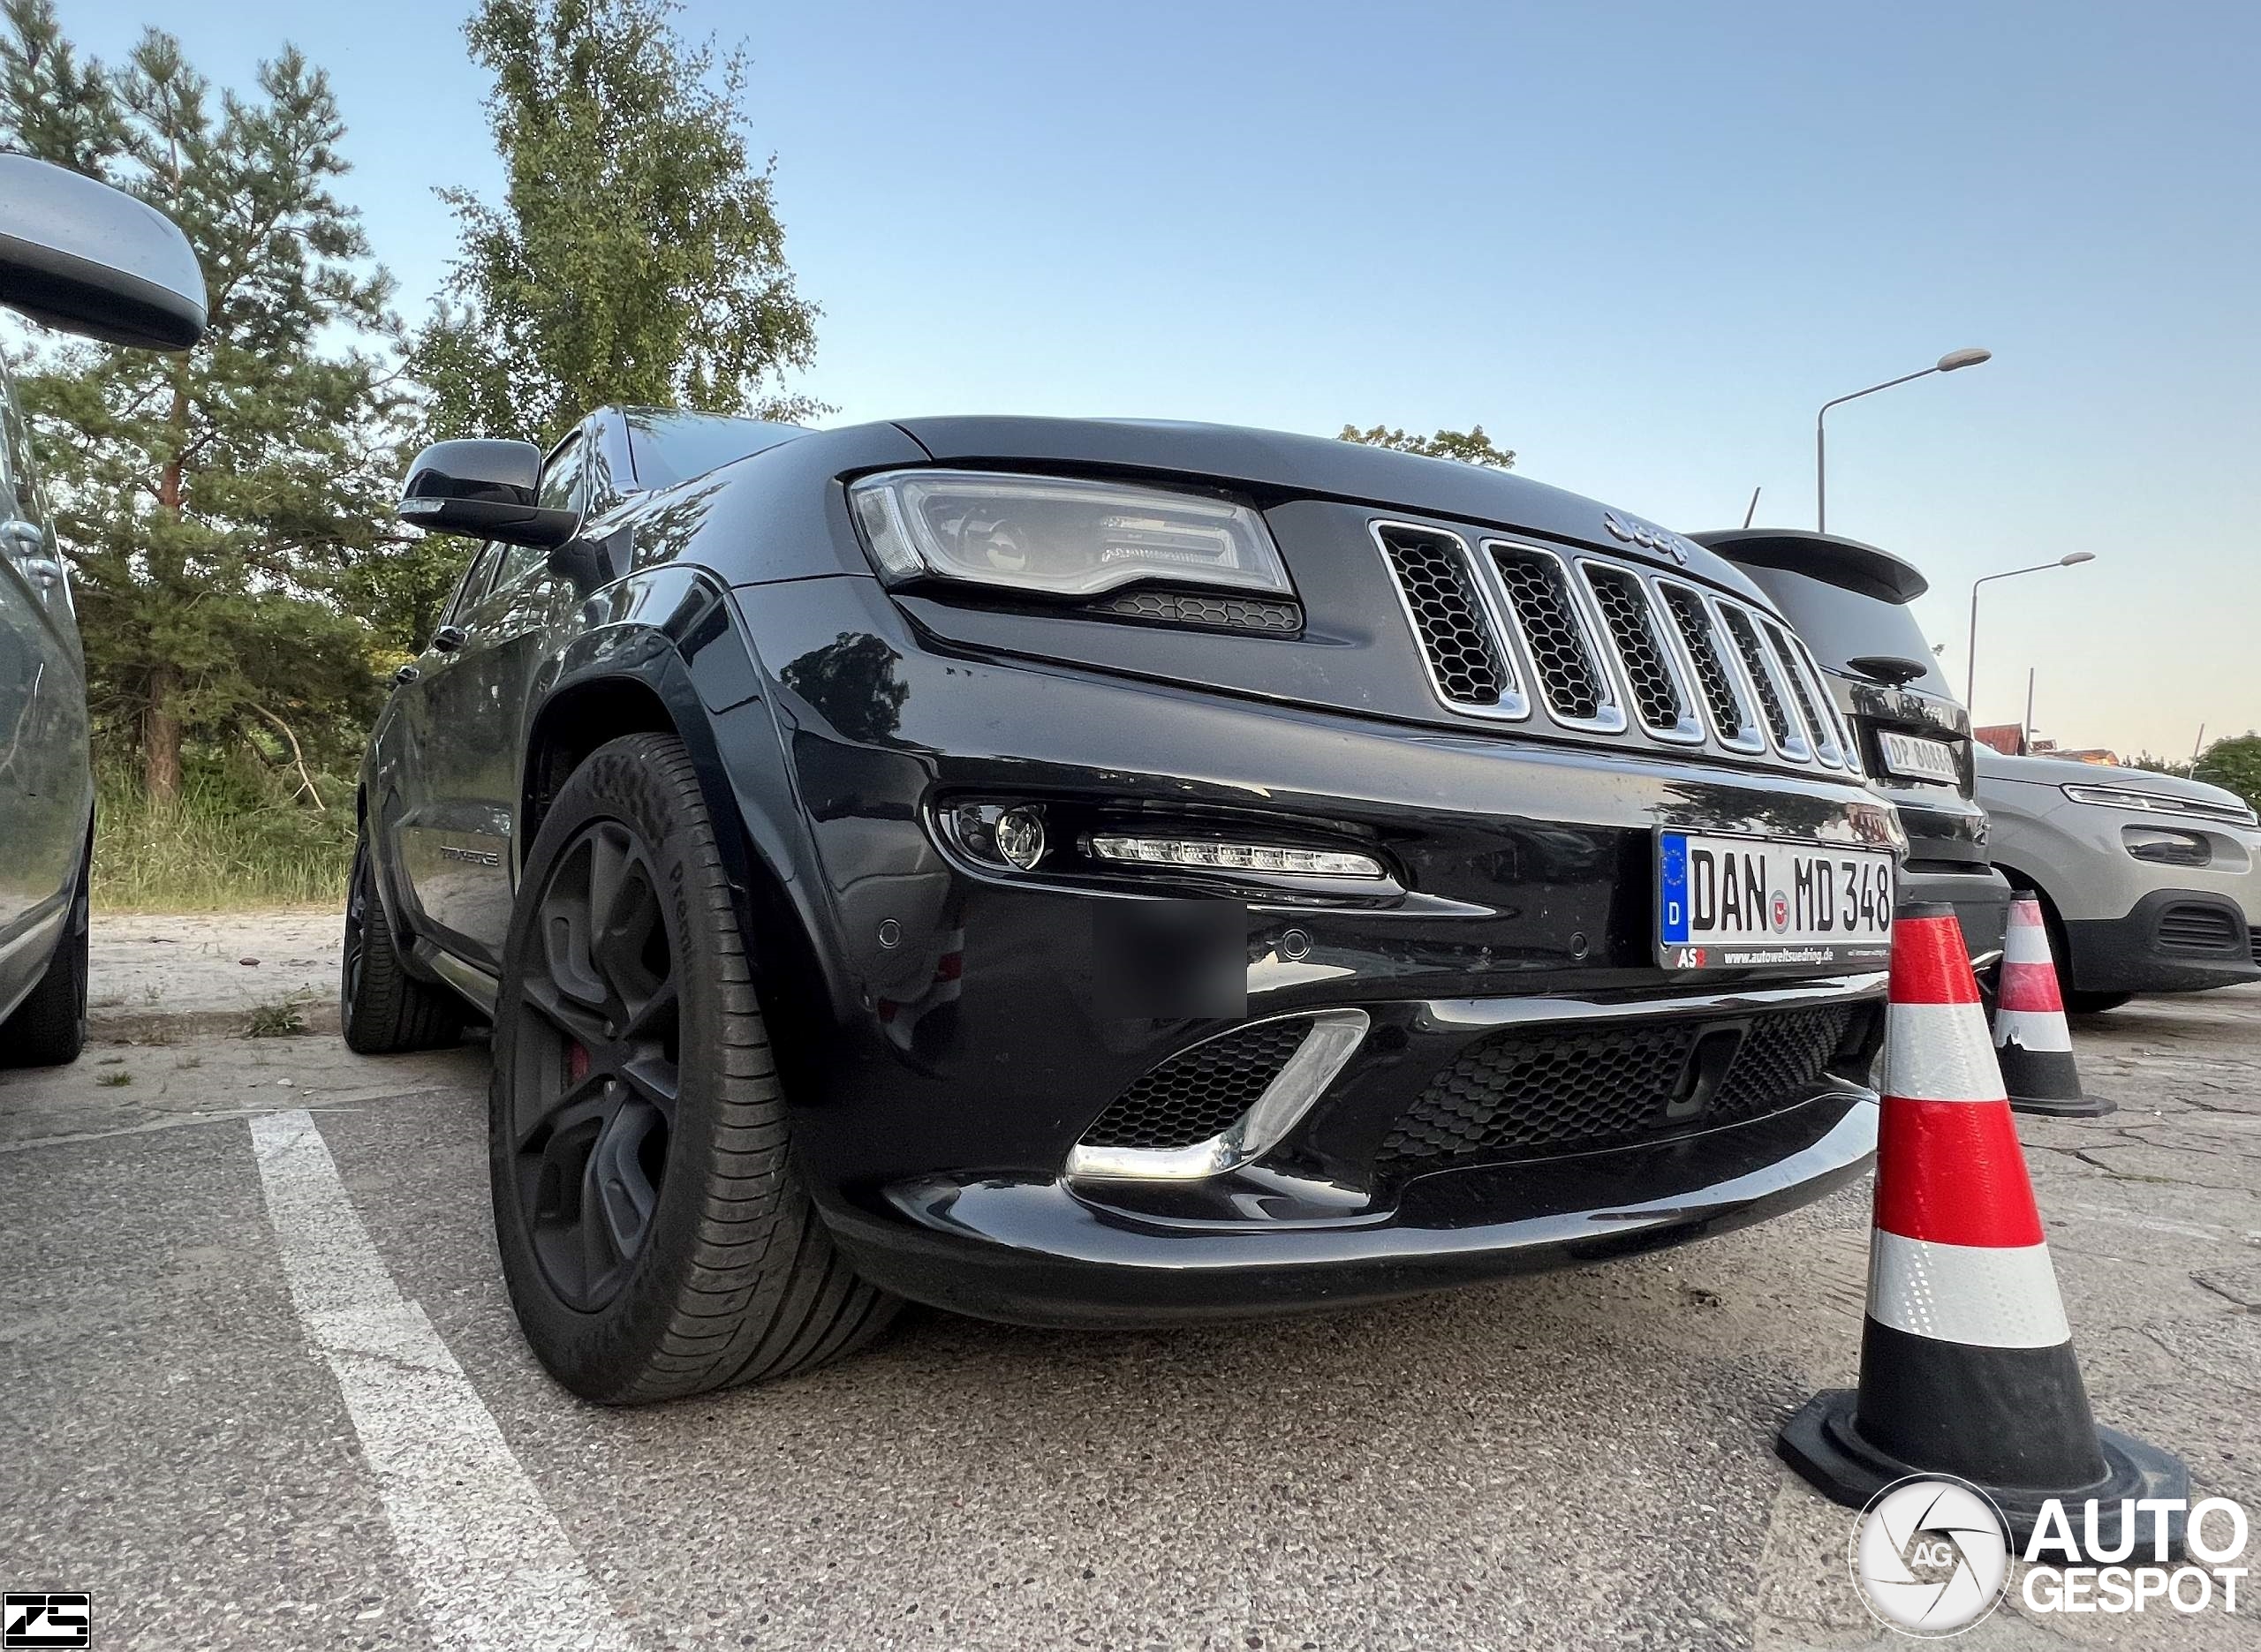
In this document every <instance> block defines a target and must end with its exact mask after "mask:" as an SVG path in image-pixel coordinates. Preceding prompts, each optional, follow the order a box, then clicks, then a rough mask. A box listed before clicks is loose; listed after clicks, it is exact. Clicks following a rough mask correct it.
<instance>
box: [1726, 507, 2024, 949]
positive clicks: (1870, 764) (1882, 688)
mask: <svg viewBox="0 0 2261 1652" xmlns="http://www.w3.org/2000/svg"><path fill="white" fill-rule="evenodd" d="M1690 537H1691V538H1693V539H1695V540H1696V541H1697V542H1698V543H1699V544H1701V545H1705V546H1707V547H1710V548H1712V549H1713V550H1716V551H1718V552H1719V553H1720V554H1721V555H1722V556H1724V557H1727V558H1728V559H1730V560H1733V561H1738V562H1740V563H1741V564H1742V565H1743V568H1744V571H1745V572H1746V573H1747V574H1749V575H1750V577H1751V578H1752V579H1753V580H1754V581H1755V582H1756V583H1757V584H1758V585H1759V586H1761V587H1762V588H1763V589H1764V590H1765V591H1766V593H1767V596H1768V598H1769V599H1770V600H1772V601H1773V603H1774V605H1775V606H1776V607H1778V608H1780V609H1781V611H1782V612H1783V613H1784V614H1785V615H1787V617H1788V619H1789V621H1790V622H1791V624H1793V625H1794V626H1797V627H1798V628H1799V630H1800V632H1801V634H1802V635H1804V637H1805V638H1806V641H1807V642H1808V644H1809V645H1811V646H1812V647H1813V648H1814V650H1815V652H1816V656H1817V658H1818V659H1819V661H1820V664H1821V668H1822V673H1823V675H1824V677H1825V679H1826V682H1827V683H1828V686H1829V691H1830V693H1831V695H1832V697H1833V698H1835V700H1836V701H1837V704H1838V705H1839V707H1840V708H1841V710H1843V711H1844V713H1846V715H1847V716H1848V717H1849V719H1850V720H1851V721H1852V724H1853V727H1854V728H1855V730H1856V735H1857V737H1858V739H1859V740H1860V743H1861V765H1862V766H1863V767H1864V769H1865V770H1866V771H1867V772H1868V778H1869V784H1870V786H1871V787H1872V788H1873V789H1874V790H1875V791H1876V792H1878V793H1879V795H1880V796H1885V797H1888V798H1890V799H1891V800H1892V803H1893V805H1894V807H1895V808H1896V809H1898V810H1899V811H1900V818H1901V822H1902V825H1903V826H1906V827H1907V830H1908V858H1907V860H1906V861H1905V863H1904V864H1902V869H1901V898H1902V900H1908V901H1943V902H1946V903H1947V904H1948V905H1951V906H1953V907H1954V908H1955V915H1956V917H1957V918H1958V919H1959V920H1960V921H1961V923H1962V930H1963V937H1964V939H1965V941H1966V942H1967V944H1968V945H1969V947H1970V954H1971V955H1972V957H1973V958H1976V959H1981V960H1984V959H1987V958H1989V957H1991V956H1992V955H1993V954H1998V953H1999V952H2000V950H2001V946H2002V934H2003V931H2004V929H2005V927H2006V925H2007V924H2008V906H2009V899H2010V888H2009V884H2008V880H2007V879H2004V878H2003V877H2002V876H2001V874H2000V872H1998V871H1995V870H1994V869H1993V865H1992V864H1991V862H1990V861H1989V859H1988V855H1987V825H1986V811H1985V808H1984V807H1983V806H1982V805H1981V804H1980V803H1979V802H1978V800H1977V771H1976V769H1975V768H1974V766H1973V758H1972V756H1971V738H1970V713H1969V712H1968V711H1966V710H1965V709H1964V708H1963V706H1962V704H1961V703H1960V702H1959V701H1957V700H1956V699H1955V698H1954V697H1953V696H1952V694H1950V693H1947V692H1945V691H1943V690H1945V688H1946V684H1945V683H1944V681H1943V680H1942V679H1940V677H1939V675H1938V673H1937V670H1936V668H1931V655H1930V653H1929V652H1928V650H1927V649H1926V650H1924V657H1923V659H1922V660H1920V661H1918V662H1917V663H1919V664H1921V665H1923V666H1924V667H1926V668H1927V669H1926V671H1925V673H1924V678H1923V679H1922V681H1923V682H1924V683H1925V684H1927V685H1928V686H1924V687H1917V686H1916V685H1915V684H1914V683H1908V684H1902V685H1899V686H1894V685H1893V684H1891V683H1879V682H1876V681H1873V680H1872V679H1870V678H1867V677H1864V676H1863V675H1860V674H1858V673H1856V672H1855V671H1852V670H1849V669H1848V668H1847V666H1846V658H1847V657H1851V658H1859V657H1860V655H1858V654H1857V653H1853V651H1852V650H1851V649H1849V648H1843V647H1837V646H1834V645H1833V643H1834V640H1835V639H1834V638H1833V637H1831V636H1830V635H1828V634H1826V633H1819V634H1818V633H1817V628H1816V627H1815V626H1814V625H1813V624H1812V623H1811V620H1810V618H1809V617H1808V616H1806V615H1804V614H1803V613H1802V609H1803V607H1804V604H1803V602H1802V600H1801V598H1802V596H1803V595H1804V594H1805V593H1804V592H1803V591H1802V590H1801V583H1800V579H1799V577H1800V576H1802V577H1807V578H1812V579H1817V580H1820V581H1822V582H1824V583H1825V584H1826V585H1832V586H1835V587H1838V588H1839V589H1841V590H1845V591H1849V592H1855V593H1856V594H1857V595H1859V596H1861V597H1863V598H1865V599H1867V600H1870V601H1872V602H1874V603H1878V604H1882V605H1888V606H1890V607H1897V606H1901V605H1904V604H1906V603H1908V602H1909V601H1912V600H1914V599H1915V598H1917V597H1918V596H1920V595H1922V594H1923V592H1924V591H1925V590H1926V589H1927V588H1928V586H1927V584H1926V582H1925V581H1924V577H1923V575H1922V574H1921V573H1919V572H1917V570H1916V569H1915V568H1914V567H1913V566H1912V565H1911V564H1909V562H1906V561H1904V560H1902V558H1900V557H1897V556H1894V555H1893V554H1891V553H1890V552H1888V551H1884V550H1880V549H1879V548H1878V547H1875V546H1872V545H1864V544H1863V543H1861V542H1860V541H1859V540H1857V539H1842V538H1840V537H1838V536H1836V535H1833V534H1821V533H1807V532H1802V531H1799V530H1795V529H1742V530H1733V531H1728V532H1705V533H1698V534H1693V535H1691V536H1690ZM1786 574H1788V575H1791V576H1793V577H1790V578H1784V577H1782V576H1784V575H1786ZM1912 623H1913V622H1912V621H1910V622H1909V625H1910V626H1911V627H1912ZM1918 641H1919V642H1920V638H1919V639H1918ZM1895 644H1896V639H1895V638H1894V637H1891V636H1889V635H1886V636H1882V637H1879V639H1878V640H1876V641H1875V642H1874V643H1872V644H1864V645H1863V646H1864V647H1866V648H1867V649H1868V650H1869V652H1872V653H1879V654H1889V653H1895V652H1896V646H1895ZM1887 730H1891V731H1895V732H1898V733H1902V734H1908V735H1916V736H1917V737H1919V738H1924V739H1931V740H1938V741H1944V742H1945V743H1947V744H1948V745H1950V746H1952V747H1954V748H1955V758H1956V763H1957V768H1958V772H1957V777H1956V781H1955V784H1954V785H1953V786H1946V785H1941V784H1939V783H1936V782H1933V781H1924V780H1913V779H1909V778H1908V777H1906V776H1903V775H1900V774H1895V773H1893V772H1892V770H1891V769H1890V768H1888V767H1887V766H1886V764H1885V760H1884V751H1883V746H1882V741H1881V736H1882V735H1883V734H1884V733H1885V732H1886V731H1887Z"/></svg>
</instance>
